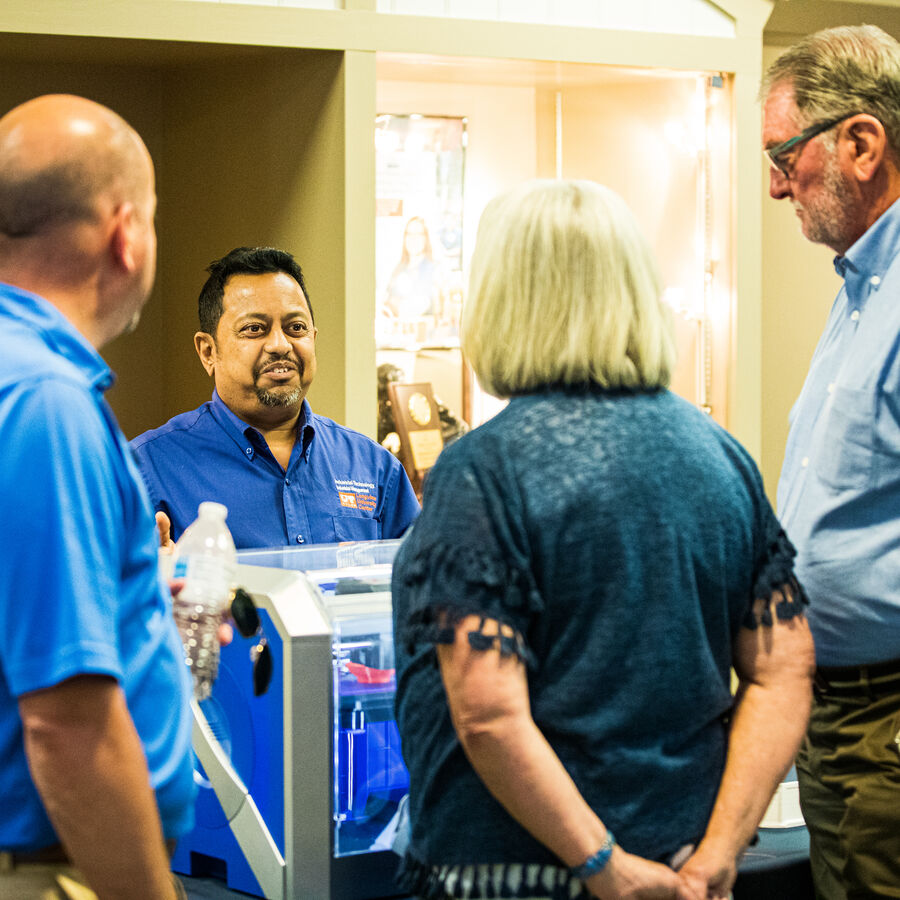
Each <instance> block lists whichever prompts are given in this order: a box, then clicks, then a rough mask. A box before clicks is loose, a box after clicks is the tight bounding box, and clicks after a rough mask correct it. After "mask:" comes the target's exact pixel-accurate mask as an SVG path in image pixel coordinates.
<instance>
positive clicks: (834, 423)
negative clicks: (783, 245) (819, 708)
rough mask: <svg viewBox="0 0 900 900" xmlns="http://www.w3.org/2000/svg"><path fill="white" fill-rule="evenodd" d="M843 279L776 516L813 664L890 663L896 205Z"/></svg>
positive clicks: (899, 414)
mask: <svg viewBox="0 0 900 900" xmlns="http://www.w3.org/2000/svg"><path fill="white" fill-rule="evenodd" d="M835 268H836V269H837V272H838V274H839V275H841V277H842V278H843V279H844V285H843V287H842V288H841V290H840V292H839V293H838V296H837V299H836V300H835V302H834V306H833V307H832V310H831V314H830V316H829V318H828V322H827V324H826V326H825V331H824V333H823V334H822V337H821V339H820V340H819V344H818V346H817V347H816V352H815V354H814V356H813V359H812V363H811V365H810V370H809V374H808V375H807V377H806V382H805V384H804V385H803V390H802V391H801V393H800V397H799V398H798V400H797V402H796V404H795V405H794V408H793V409H792V410H791V414H790V421H791V429H790V434H789V436H788V442H787V448H786V450H785V460H784V467H783V469H782V472H781V480H780V482H779V484H778V511H779V515H780V517H781V521H782V523H783V525H784V527H785V529H786V530H787V533H788V535H789V536H790V538H791V541H792V542H793V543H794V545H795V546H796V548H797V562H796V572H797V577H798V578H799V580H800V583H801V584H803V586H804V587H805V588H806V590H807V592H808V594H809V597H810V600H811V601H812V602H811V605H810V608H809V614H808V615H809V624H810V628H811V629H812V632H813V636H814V638H815V641H816V659H817V661H818V663H819V665H826V666H846V665H863V664H865V663H873V662H880V661H883V660H888V659H896V658H898V657H900V201H898V202H897V203H894V205H893V206H891V207H890V208H889V209H888V210H887V211H886V212H885V213H884V214H883V215H882V216H881V217H880V218H879V219H878V220H877V221H876V222H875V223H874V224H873V225H872V226H871V228H869V230H868V231H867V232H866V233H865V234H864V235H863V236H862V237H861V238H860V239H859V240H858V241H857V242H856V243H855V244H854V245H853V246H852V247H851V248H850V249H849V250H848V251H847V253H846V254H845V255H844V256H843V257H838V258H837V259H836V260H835Z"/></svg>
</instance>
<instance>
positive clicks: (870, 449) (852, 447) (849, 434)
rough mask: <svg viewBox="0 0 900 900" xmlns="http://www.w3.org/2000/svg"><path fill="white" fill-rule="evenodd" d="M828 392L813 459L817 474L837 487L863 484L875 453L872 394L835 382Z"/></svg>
mask: <svg viewBox="0 0 900 900" xmlns="http://www.w3.org/2000/svg"><path fill="white" fill-rule="evenodd" d="M829 396H830V401H831V402H830V403H829V404H828V405H827V407H826V410H825V416H826V419H825V421H824V423H823V429H822V432H821V436H822V439H821V440H820V441H819V442H817V443H818V446H817V450H816V456H815V459H814V460H813V466H814V468H815V471H816V474H817V475H818V476H819V479H820V480H821V481H822V482H823V484H825V485H827V486H828V487H830V488H832V489H833V490H836V491H846V490H859V489H861V488H865V487H867V486H868V485H869V484H870V483H871V480H872V470H873V459H874V454H875V436H874V411H873V409H872V407H873V397H872V394H871V392H869V391H858V390H852V389H850V388H845V387H840V386H838V385H835V386H834V388H833V389H832V392H831V394H830V395H829Z"/></svg>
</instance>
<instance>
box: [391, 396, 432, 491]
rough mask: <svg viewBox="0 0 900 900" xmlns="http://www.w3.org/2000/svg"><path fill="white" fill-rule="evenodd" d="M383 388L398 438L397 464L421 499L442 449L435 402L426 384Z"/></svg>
mask: <svg viewBox="0 0 900 900" xmlns="http://www.w3.org/2000/svg"><path fill="white" fill-rule="evenodd" d="M387 389H388V396H389V397H390V400H391V408H392V410H393V413H394V427H395V429H396V431H397V434H398V435H399V436H400V461H401V462H402V463H403V468H404V469H406V474H407V475H408V476H409V480H410V481H411V482H412V486H413V488H414V490H415V492H416V494H417V495H418V496H419V498H420V499H421V496H422V485H423V483H424V481H425V476H426V475H427V474H428V470H429V469H430V468H431V467H432V466H433V465H434V464H435V462H436V461H437V458H438V456H439V454H440V452H441V450H443V449H444V439H443V438H442V437H441V420H440V416H439V415H438V408H437V403H435V400H434V394H433V393H432V390H431V385H430V384H429V383H428V382H421V383H418V384H398V383H396V382H391V383H389V384H388V386H387Z"/></svg>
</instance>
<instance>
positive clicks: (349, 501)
mask: <svg viewBox="0 0 900 900" xmlns="http://www.w3.org/2000/svg"><path fill="white" fill-rule="evenodd" d="M338 498H339V499H340V501H341V506H346V507H349V508H350V509H357V508H358V507H357V505H356V494H348V493H345V492H344V491H338Z"/></svg>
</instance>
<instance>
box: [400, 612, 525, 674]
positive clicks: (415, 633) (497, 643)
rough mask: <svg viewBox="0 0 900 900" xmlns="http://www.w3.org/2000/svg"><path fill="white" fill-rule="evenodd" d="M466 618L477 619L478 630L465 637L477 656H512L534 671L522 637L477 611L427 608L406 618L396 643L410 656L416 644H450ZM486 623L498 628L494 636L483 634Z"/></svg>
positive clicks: (493, 618) (514, 630) (503, 623)
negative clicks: (495, 652)
mask: <svg viewBox="0 0 900 900" xmlns="http://www.w3.org/2000/svg"><path fill="white" fill-rule="evenodd" d="M467 616H478V617H479V619H480V621H479V624H478V628H477V629H476V630H474V631H470V632H468V634H467V637H468V639H469V646H470V647H471V648H472V649H473V650H477V651H479V652H486V651H488V650H499V652H500V655H501V656H503V657H508V656H515V657H516V659H518V660H520V661H521V662H523V663H525V665H526V666H528V668H529V669H533V668H534V664H535V659H534V655H533V654H532V652H531V650H530V649H529V647H528V644H527V643H526V641H525V638H524V636H523V635H522V633H521V632H519V631H517V630H516V629H515V628H514V627H513V626H512V625H510V624H509V623H508V622H503V621H502V620H499V619H497V618H496V617H494V616H492V615H489V614H485V613H484V612H482V611H481V610H478V609H468V608H465V607H453V608H447V607H439V608H438V607H427V608H426V609H423V610H419V611H418V612H415V613H413V614H412V615H410V617H409V620H408V621H407V623H406V625H405V626H404V627H403V628H402V629H401V633H400V640H401V641H403V643H404V644H405V646H406V648H407V652H409V653H410V654H412V653H413V652H414V650H415V648H416V646H418V645H420V644H452V643H453V642H454V640H455V639H456V629H457V627H458V626H459V623H460V622H461V621H462V620H463V619H465V618H466V617H467ZM490 621H493V622H497V623H498V624H499V626H500V629H499V632H498V633H496V634H487V633H485V631H484V626H485V625H486V624H487V623H488V622H490ZM504 628H507V629H508V630H509V632H511V633H509V634H504V633H503V629H504Z"/></svg>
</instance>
